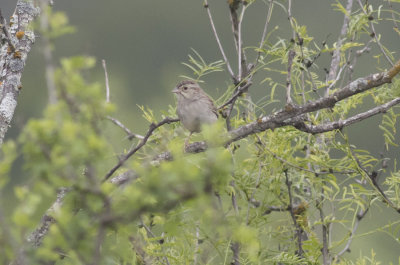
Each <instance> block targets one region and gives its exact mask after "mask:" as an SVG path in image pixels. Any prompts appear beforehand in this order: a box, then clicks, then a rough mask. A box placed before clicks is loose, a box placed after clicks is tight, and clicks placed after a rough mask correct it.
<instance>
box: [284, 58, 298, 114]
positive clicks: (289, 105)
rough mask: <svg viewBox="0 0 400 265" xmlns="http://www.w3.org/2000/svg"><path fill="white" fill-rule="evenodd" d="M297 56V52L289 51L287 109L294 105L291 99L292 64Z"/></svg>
mask: <svg viewBox="0 0 400 265" xmlns="http://www.w3.org/2000/svg"><path fill="white" fill-rule="evenodd" d="M295 56H296V52H295V51H294V50H290V51H289V55H288V70H287V77H286V107H291V106H292V105H293V101H292V97H291V95H290V94H291V89H292V64H293V58H294V57H295Z"/></svg>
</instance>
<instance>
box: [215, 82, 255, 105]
mask: <svg viewBox="0 0 400 265" xmlns="http://www.w3.org/2000/svg"><path fill="white" fill-rule="evenodd" d="M252 84H253V83H252V82H251V81H248V82H247V83H246V84H245V85H244V86H241V87H239V88H238V89H237V90H236V92H235V93H233V95H232V96H231V97H230V99H228V100H227V101H226V102H225V103H224V104H222V105H221V106H219V107H218V109H222V108H224V107H226V106H228V105H229V104H231V103H233V102H234V101H235V100H236V99H237V97H239V96H240V95H241V94H242V93H243V92H244V91H246V90H247V89H248V88H249V87H250V86H251V85H252Z"/></svg>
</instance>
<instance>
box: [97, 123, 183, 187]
mask: <svg viewBox="0 0 400 265" xmlns="http://www.w3.org/2000/svg"><path fill="white" fill-rule="evenodd" d="M177 121H179V119H176V118H170V117H166V118H164V119H163V120H162V121H160V122H159V123H157V124H155V123H152V124H150V127H149V130H148V131H147V133H146V135H145V136H144V138H143V139H142V141H141V142H140V143H139V144H138V145H137V146H136V147H135V148H133V149H132V150H130V151H129V152H128V153H127V154H126V155H125V156H123V157H122V158H121V159H120V160H119V162H118V163H117V164H116V165H115V166H114V167H113V168H112V169H110V171H109V172H108V173H107V174H106V175H105V176H104V179H103V182H104V181H106V180H108V179H109V178H110V177H111V176H112V174H114V172H115V171H116V170H117V169H119V168H120V167H121V166H122V165H123V164H124V163H125V161H126V160H128V159H129V158H130V157H131V156H132V155H133V154H135V153H136V152H137V151H138V150H140V149H141V148H142V147H143V146H144V145H145V144H146V142H147V140H148V139H149V138H150V136H151V135H152V134H153V132H154V130H156V129H157V128H158V127H161V126H163V125H164V124H170V123H173V122H177Z"/></svg>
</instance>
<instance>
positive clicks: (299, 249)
mask: <svg viewBox="0 0 400 265" xmlns="http://www.w3.org/2000/svg"><path fill="white" fill-rule="evenodd" d="M284 173H285V178H286V181H285V183H286V187H287V189H288V196H289V212H290V216H291V217H292V221H293V225H294V227H295V230H296V237H297V254H298V255H299V256H300V257H303V253H304V251H303V242H302V240H301V234H302V230H303V229H302V228H301V227H300V225H299V223H298V222H297V218H296V215H295V214H294V207H293V195H292V182H291V181H290V180H289V176H288V172H287V170H285V171H284Z"/></svg>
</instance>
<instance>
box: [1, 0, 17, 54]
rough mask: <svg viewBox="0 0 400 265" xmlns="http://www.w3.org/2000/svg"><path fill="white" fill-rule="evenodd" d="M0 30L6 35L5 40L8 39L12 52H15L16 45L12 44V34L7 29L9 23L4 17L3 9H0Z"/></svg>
mask: <svg viewBox="0 0 400 265" xmlns="http://www.w3.org/2000/svg"><path fill="white" fill-rule="evenodd" d="M0 28H1V29H2V30H3V33H4V35H5V37H6V38H5V39H6V41H7V43H8V46H9V47H10V50H11V52H15V47H14V44H13V43H12V39H11V35H10V32H9V31H8V29H7V21H6V19H5V18H4V17H3V13H2V12H1V8H0Z"/></svg>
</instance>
